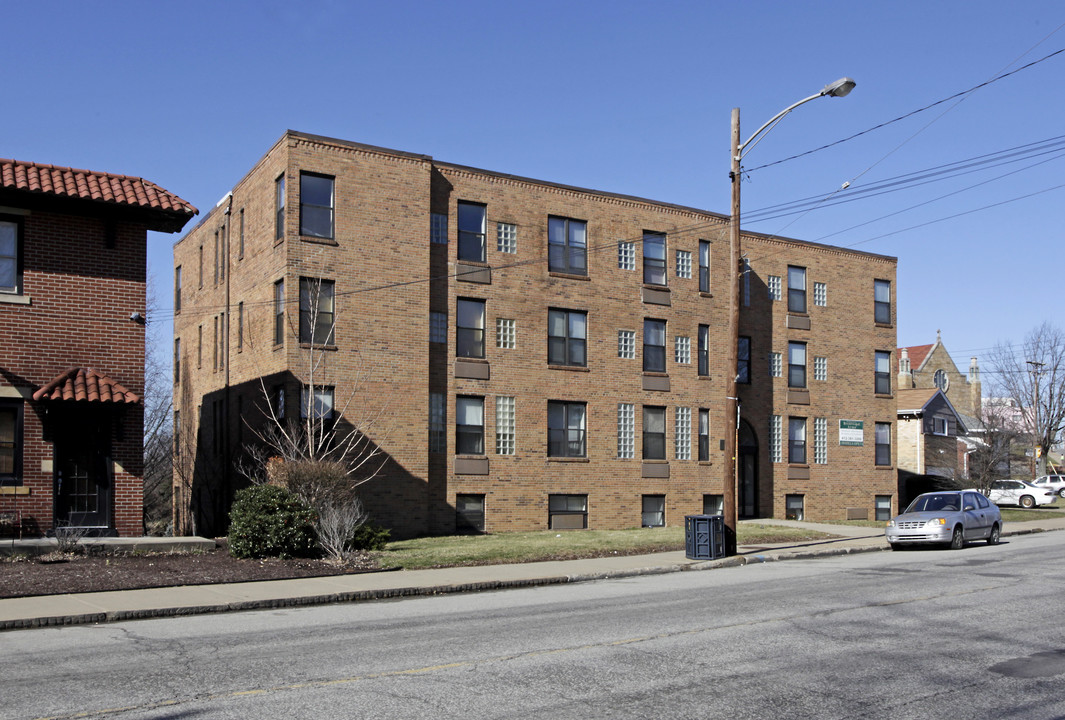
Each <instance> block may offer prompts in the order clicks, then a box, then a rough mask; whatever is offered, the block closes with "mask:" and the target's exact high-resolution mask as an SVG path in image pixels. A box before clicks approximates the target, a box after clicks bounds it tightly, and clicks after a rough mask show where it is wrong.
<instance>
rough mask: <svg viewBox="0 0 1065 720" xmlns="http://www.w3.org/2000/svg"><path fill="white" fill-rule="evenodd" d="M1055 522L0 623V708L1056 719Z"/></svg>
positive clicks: (1063, 582) (1062, 644) (126, 713)
mask: <svg viewBox="0 0 1065 720" xmlns="http://www.w3.org/2000/svg"><path fill="white" fill-rule="evenodd" d="M1061 543H1062V535H1061V533H1042V534H1037V535H1027V536H1019V537H1013V538H1009V539H1008V542H1006V543H1005V544H1003V545H1000V546H995V547H990V546H986V545H983V544H979V545H973V546H970V547H968V548H966V549H965V550H962V551H954V552H952V551H946V550H926V551H909V552H901V553H887V552H878V553H876V552H874V553H856V554H849V555H836V556H828V557H820V558H810V559H794V560H791V561H789V562H778V563H766V564H749V565H746V566H737V567H730V568H722V569H719V570H716V571H714V572H683V573H671V574H666V575H655V576H634V577H628V578H623V579H613V580H602V581H596V582H587V583H581V584H570V585H555V586H549V587H540V588H529V589H516V590H507V591H499V592H484V593H477V594H464V595H447V596H441V597H419V598H413V599H405V600H392V601H386V602H369V603H359V604H340V605H327V606H321V607H314V608H293V609H282V610H274V611H260V612H254V613H229V614H222V615H203V616H195V617H187V618H182V617H178V618H168V619H159V620H145V621H139V622H117V623H110V624H105V625H97V626H92V625H84V626H75V627H59V628H44V629H37V630H30V631H23V632H14V633H5V634H4V635H3V636H0V639H2V644H3V648H4V655H5V657H6V662H5V666H6V671H5V680H4V683H3V694H4V703H3V705H2V706H0V717H5V718H34V717H75V716H77V717H121V718H179V717H180V718H198V717H205V718H206V717H209V718H247V717H256V716H258V717H295V718H302V717H307V718H310V717H315V718H332V717H336V718H341V717H343V718H352V717H371V716H373V717H397V718H407V717H411V718H414V717H417V718H424V717H433V718H458V717H471V716H476V717H481V718H515V717H517V718H538V717H554V718H558V717H561V718H587V717H617V718H646V717H652V716H655V717H667V718H669V717H679V718H687V717H699V718H717V717H721V718H726V717H728V718H770V717H773V718H863V717H865V718H881V717H884V718H887V717H890V718H902V719H905V718H921V720H926V719H927V718H929V717H944V716H950V717H965V718H1002V717H1024V718H1057V717H1062V716H1065V694H1063V693H1061V691H1060V687H1061V680H1062V677H1063V676H1065V631H1063V630H1062V629H1061V628H1060V596H1061V591H1062V588H1063V586H1065V564H1063V563H1062V560H1061Z"/></svg>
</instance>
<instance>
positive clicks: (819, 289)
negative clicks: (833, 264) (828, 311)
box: [814, 282, 828, 307]
mask: <svg viewBox="0 0 1065 720" xmlns="http://www.w3.org/2000/svg"><path fill="white" fill-rule="evenodd" d="M814 305H816V306H817V307H826V306H827V305H828V286H827V285H825V284H824V283H823V282H815V283H814Z"/></svg>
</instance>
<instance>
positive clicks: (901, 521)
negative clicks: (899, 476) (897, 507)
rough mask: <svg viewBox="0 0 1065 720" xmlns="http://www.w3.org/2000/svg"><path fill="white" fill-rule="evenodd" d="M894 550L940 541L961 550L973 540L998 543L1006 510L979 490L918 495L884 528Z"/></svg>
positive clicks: (953, 548)
mask: <svg viewBox="0 0 1065 720" xmlns="http://www.w3.org/2000/svg"><path fill="white" fill-rule="evenodd" d="M884 534H885V535H886V536H887V541H888V544H890V545H891V549H892V550H898V549H900V548H902V547H905V546H907V545H916V544H939V545H947V546H948V547H950V548H951V549H952V550H958V549H961V548H962V547H963V546H964V545H965V543H966V542H968V541H970V540H986V541H987V544H988V545H997V544H998V541H999V538H1000V537H1001V535H1002V513H1000V512H999V510H998V507H996V506H995V505H993V504H992V503H991V502H989V501H988V499H987V498H986V497H984V495H983V494H982V493H980V492H977V491H976V490H949V491H941V492H931V493H925V494H924V495H918V496H917V498H916V499H915V500H914V501H913V502H912V503H910V506H909V507H908V508H906V510H905V511H903V512H902V514H900V515H897V516H896V517H894V518H892V519H891V520H888V522H887V527H886V528H884Z"/></svg>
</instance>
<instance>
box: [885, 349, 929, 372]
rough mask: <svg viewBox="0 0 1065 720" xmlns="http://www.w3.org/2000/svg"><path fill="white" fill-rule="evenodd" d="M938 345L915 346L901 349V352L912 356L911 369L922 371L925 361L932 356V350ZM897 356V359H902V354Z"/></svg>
mask: <svg viewBox="0 0 1065 720" xmlns="http://www.w3.org/2000/svg"><path fill="white" fill-rule="evenodd" d="M937 344H938V343H933V344H931V345H913V346H911V347H906V348H899V350H905V351H906V353H907V354H908V355H909V356H910V369H912V370H914V371H917V370H920V369H921V366H922V365H924V362H925V360H927V359H928V356H929V355H931V354H932V349H933V348H934V347H935V346H936V345H937ZM895 355H896V357H902V353H901V352H899V353H896V354H895Z"/></svg>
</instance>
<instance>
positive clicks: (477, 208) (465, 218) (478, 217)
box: [458, 203, 484, 234]
mask: <svg viewBox="0 0 1065 720" xmlns="http://www.w3.org/2000/svg"><path fill="white" fill-rule="evenodd" d="M458 215H459V231H460V232H471V233H479V234H483V233H484V206H483V205H470V204H469V203H459V206H458Z"/></svg>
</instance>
